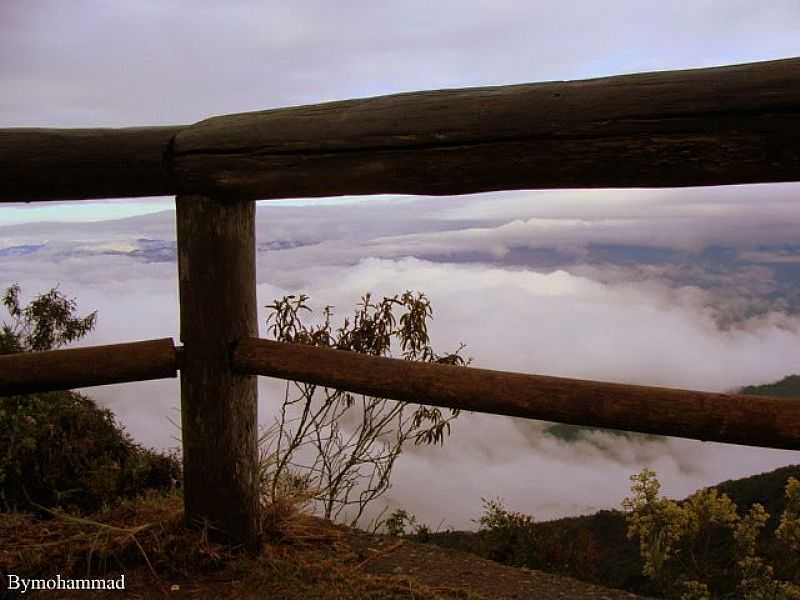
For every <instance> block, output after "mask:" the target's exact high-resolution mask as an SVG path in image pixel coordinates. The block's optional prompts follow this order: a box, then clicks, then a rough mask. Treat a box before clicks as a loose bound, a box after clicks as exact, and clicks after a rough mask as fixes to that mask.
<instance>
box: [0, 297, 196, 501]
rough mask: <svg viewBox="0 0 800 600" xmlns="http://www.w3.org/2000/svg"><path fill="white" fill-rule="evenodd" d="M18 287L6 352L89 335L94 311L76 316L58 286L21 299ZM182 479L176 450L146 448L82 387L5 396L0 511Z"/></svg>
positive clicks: (1, 331) (0, 336) (0, 344)
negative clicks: (24, 302) (22, 301)
mask: <svg viewBox="0 0 800 600" xmlns="http://www.w3.org/2000/svg"><path fill="white" fill-rule="evenodd" d="M19 297H20V288H19V286H17V285H14V286H11V287H10V288H8V289H7V290H6V293H5V295H4V296H3V305H4V306H5V307H6V309H7V310H8V313H9V315H10V317H11V322H10V323H7V322H4V323H3V324H2V326H0V354H9V353H14V352H26V351H43V350H52V349H55V348H59V347H61V346H63V345H64V344H67V343H69V342H72V341H76V340H78V339H80V338H82V337H84V336H85V335H86V334H87V333H89V332H90V331H91V330H92V329H93V328H94V326H95V323H96V313H91V314H90V315H88V316H86V317H78V316H76V315H75V309H76V302H75V300H74V299H70V298H66V297H65V296H63V295H62V294H61V293H60V292H59V291H58V290H57V289H55V288H54V289H51V290H50V291H49V292H47V293H45V294H41V295H39V296H38V297H36V298H35V299H34V300H33V301H32V302H30V303H29V304H28V305H27V306H25V307H23V306H21V304H20V300H19ZM179 478H180V461H179V460H178V458H177V457H176V456H175V455H172V454H162V453H158V452H155V451H152V450H148V449H145V448H142V447H141V446H139V445H138V444H136V443H134V442H133V440H131V438H130V436H129V435H128V434H127V433H126V432H125V431H124V429H123V428H122V427H121V426H120V425H118V424H117V423H116V422H115V420H114V416H113V414H112V413H111V411H109V410H108V409H104V408H100V407H98V406H97V405H96V404H95V403H94V401H93V400H91V399H90V398H88V397H86V396H84V395H82V394H79V393H76V392H48V393H40V394H28V395H20V396H9V397H0V510H2V511H15V510H30V509H31V508H33V507H34V504H38V505H41V506H44V507H46V508H51V507H55V506H61V507H65V508H71V509H73V510H78V511H82V512H91V511H95V510H98V509H100V508H101V507H103V506H107V505H112V504H114V503H115V502H116V501H117V500H118V499H120V498H123V497H131V496H135V495H138V494H140V493H141V492H143V491H144V490H146V489H169V488H171V487H172V486H173V485H174V484H175V482H176V481H177V480H178V479H179Z"/></svg>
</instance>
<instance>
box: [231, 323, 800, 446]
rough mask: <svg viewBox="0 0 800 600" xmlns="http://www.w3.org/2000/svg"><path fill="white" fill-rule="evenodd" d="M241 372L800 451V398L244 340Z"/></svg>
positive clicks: (236, 359)
mask: <svg viewBox="0 0 800 600" xmlns="http://www.w3.org/2000/svg"><path fill="white" fill-rule="evenodd" d="M232 360H233V368H234V370H238V371H239V372H241V373H249V374H258V375H266V376H270V377H279V378H282V379H290V380H296V381H305V382H307V383H315V384H317V385H323V386H327V387H333V388H337V389H341V390H346V391H350V392H355V393H362V394H369V395H373V396H378V397H382V398H390V399H393V400H401V401H405V402H414V403H419V404H428V405H433V406H441V407H447V408H458V409H463V410H471V411H476V412H483V413H491V414H499V415H509V416H513V417H526V418H530V419H541V420H545V421H556V422H559V423H569V424H573V425H586V426H592V427H604V428H610V429H623V430H626V431H638V432H642V433H653V434H660V435H670V436H676V437H684V438H691V439H698V440H704V441H715V442H727V443H733V444H743V445H748V446H763V447H769V448H783V449H789V450H800V398H797V399H796V398H767V397H761V396H742V395H735V394H715V393H709V392H699V391H689V390H679V389H670V388H660V387H645V386H638V385H623V384H618V383H607V382H600V381H586V380H581V379H566V378H561V377H545V376H541V375H526V374H522V373H509V372H504V371H491V370H487V369H474V368H471V367H455V366H450V365H439V364H430V363H418V362H411V361H406V360H398V359H390V358H379V357H372V356H365V355H363V354H357V353H353V352H344V351H340V350H330V349H325V348H314V347H310V346H303V345H296V344H285V343H279V342H273V341H269V340H262V339H256V338H246V339H243V340H241V341H240V342H239V343H238V344H237V346H236V347H235V348H234V351H233V356H232Z"/></svg>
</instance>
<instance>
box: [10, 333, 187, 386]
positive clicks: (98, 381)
mask: <svg viewBox="0 0 800 600" xmlns="http://www.w3.org/2000/svg"><path fill="white" fill-rule="evenodd" d="M177 367H178V352H177V349H176V348H175V344H174V343H173V341H172V338H163V339H160V340H147V341H143V342H131V343H127V344H112V345H108V346H90V347H88V348H71V349H68V350H50V351H47V352H23V353H19V354H5V355H2V356H0V396H10V395H13V394H30V393H34V392H48V391H52V390H67V389H71V388H77V387H89V386H95V385H107V384H110V383H126V382H130V381H146V380H150V379H163V378H166V377H175V376H176V375H177Z"/></svg>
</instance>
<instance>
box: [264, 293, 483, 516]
mask: <svg viewBox="0 0 800 600" xmlns="http://www.w3.org/2000/svg"><path fill="white" fill-rule="evenodd" d="M307 300H308V296H306V295H300V296H285V297H284V298H282V299H278V300H275V301H274V302H273V303H272V304H271V305H269V306H267V308H268V309H269V310H270V312H269V316H268V318H267V326H268V330H269V332H270V333H271V334H272V335H273V336H274V337H275V339H276V340H277V341H280V342H289V343H295V344H307V345H311V346H317V347H323V348H332V349H336V350H344V351H348V352H359V353H361V354H368V355H370V356H392V351H393V349H394V350H395V351H397V350H399V352H400V356H401V357H402V358H403V359H405V360H411V361H421V362H434V363H440V364H450V365H455V366H460V365H466V364H468V362H469V361H468V360H467V359H465V358H463V357H462V356H461V351H462V350H463V348H464V347H463V345H462V346H461V347H459V348H458V349H457V350H456V351H455V352H452V353H447V354H439V353H437V352H436V351H434V349H433V348H432V347H431V345H430V339H429V336H428V321H429V320H430V319H431V318H432V316H433V310H432V308H431V305H430V301H429V300H428V298H427V297H426V296H425V295H424V294H422V293H416V294H414V293H412V292H410V291H407V292H405V293H403V294H398V295H395V296H393V297H385V298H383V299H382V300H381V301H373V299H372V297H371V296H370V294H366V295H365V296H363V297H362V299H361V302H360V303H359V304H358V305H357V306H356V309H355V312H354V313H353V315H352V316H351V317H347V318H345V319H344V320H343V323H342V325H341V326H339V327H335V326H334V325H333V323H332V317H333V310H332V307H330V306H326V307H325V308H324V309H323V311H322V319H321V322H320V321H318V322H317V323H316V324H314V323H313V322H312V323H306V322H305V321H304V319H305V318H306V317H309V318H310V317H312V311H311V308H310V307H309V306H308V304H307ZM419 401H420V405H418V406H412V405H409V404H407V403H402V402H394V401H391V400H387V399H384V398H376V397H372V396H366V395H358V394H352V393H349V392H344V391H341V390H336V389H330V388H320V387H318V386H316V385H312V384H303V383H298V382H288V383H287V385H286V395H285V399H284V402H283V405H282V407H281V414H280V417H279V420H278V423H277V432H274V431H270V432H269V433H268V434H267V435H265V436H262V452H264V451H265V450H264V449H266V452H267V453H270V454H274V456H275V460H274V463H275V468H274V470H272V471H270V477H271V482H272V483H271V486H272V496H273V497H276V495H277V494H276V492H277V491H278V488H279V487H280V485H282V484H281V482H282V481H285V480H286V478H287V476H289V475H288V473H290V472H293V473H294V475H293V476H292V477H299V478H300V479H299V481H301V484H302V486H303V487H305V489H307V490H310V491H311V494H312V496H313V500H314V502H315V506H316V508H317V509H318V511H319V512H320V513H321V514H322V515H323V516H324V517H326V518H329V519H337V520H344V521H346V522H348V523H350V524H351V525H355V524H357V523H358V521H359V519H360V518H361V516H362V515H363V513H364V510H365V508H366V507H367V505H368V504H369V503H370V502H372V501H373V500H375V499H376V498H378V497H380V496H381V495H382V494H384V493H385V492H386V491H387V490H388V489H389V488H390V478H391V473H392V469H393V467H394V463H395V460H396V459H397V458H398V456H399V455H400V454H401V452H402V450H403V448H404V447H405V445H406V444H407V443H409V442H414V443H415V444H440V445H441V444H443V443H444V441H445V438H447V437H448V436H449V435H450V423H451V421H453V420H454V419H455V418H456V417H457V416H458V411H457V410H451V411H449V415H447V414H445V413H444V412H443V411H441V410H440V409H438V408H435V407H430V406H425V405H424V401H425V398H420V399H419Z"/></svg>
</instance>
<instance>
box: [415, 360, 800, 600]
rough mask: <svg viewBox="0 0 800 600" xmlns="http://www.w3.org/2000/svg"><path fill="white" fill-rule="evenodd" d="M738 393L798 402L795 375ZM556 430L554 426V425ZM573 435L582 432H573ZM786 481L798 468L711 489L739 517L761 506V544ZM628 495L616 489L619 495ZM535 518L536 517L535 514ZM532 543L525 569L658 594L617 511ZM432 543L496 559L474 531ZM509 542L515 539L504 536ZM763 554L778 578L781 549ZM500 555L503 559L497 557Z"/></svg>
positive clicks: (547, 529) (540, 526)
mask: <svg viewBox="0 0 800 600" xmlns="http://www.w3.org/2000/svg"><path fill="white" fill-rule="evenodd" d="M740 392H741V393H743V394H749V395H762V396H768V395H771V396H798V397H799V398H800V375H790V376H788V377H785V378H784V379H782V380H780V381H778V382H775V383H772V384H767V385H755V386H747V387H745V388H742V389H741V390H740ZM555 427H556V428H558V426H555ZM575 429H576V430H578V429H582V428H575ZM553 433H554V434H557V435H558V434H560V435H559V437H562V438H564V439H573V440H575V439H578V438H579V437H580V436H581V432H579V431H573V430H572V428H569V429H563V430H561V429H557V430H556V431H555V432H553ZM789 477H795V478H798V479H800V465H791V466H787V467H782V468H780V469H776V470H774V471H770V472H768V473H761V474H758V475H753V476H750V477H745V478H742V479H736V480H731V481H724V482H722V483H719V484H717V485H716V486H714V487H716V488H717V489H718V490H719V491H720V493H723V494H726V495H727V496H728V497H729V498H730V499H731V500H732V501H733V502H734V503H735V504H736V505H737V507H738V511H739V513H740V514H743V513H744V512H746V511H747V510H748V509H749V508H750V506H751V505H752V504H754V503H756V502H758V503H761V504H762V505H763V506H764V508H765V509H766V511H767V512H768V513H769V514H770V519H769V521H768V522H767V524H766V527H765V529H764V532H763V533H764V535H762V538H763V539H772V538H773V532H774V530H775V528H776V527H777V525H778V519H779V517H780V514H781V513H782V512H783V510H784V508H785V506H786V498H785V495H784V489H785V486H786V481H787V479H788V478H789ZM627 491H628V490H620V492H621V494H623V493H626V492H627ZM534 516H535V515H534ZM533 530H534V537H535V539H536V543H535V544H534V546H535V547H534V548H532V549H528V550H527V551H526V552H525V557H526V560H525V564H524V565H517V566H526V567H529V568H533V569H540V570H543V571H549V572H552V573H559V574H565V575H570V576H572V577H575V578H578V579H583V580H585V581H590V582H592V583H597V584H600V585H603V586H606V587H614V588H620V589H625V590H628V591H631V592H635V593H639V594H643V595H652V596H656V595H658V590H657V589H656V588H655V587H654V586H653V584H652V583H651V582H650V580H649V579H648V578H646V577H644V576H643V575H642V566H643V565H642V560H641V558H640V556H639V545H638V542H636V541H635V540H633V541H631V540H628V539H627V536H626V531H627V525H626V522H625V513H623V512H622V511H618V510H603V511H600V512H598V513H595V514H593V515H587V516H581V517H568V518H563V519H557V520H554V521H545V522H541V523H535V524H534V525H533ZM425 537H426V539H428V541H430V542H431V543H434V544H438V545H442V546H447V547H453V548H458V549H461V550H468V551H471V552H475V553H478V554H482V555H484V556H487V555H488V554H490V553H492V554H495V555H497V554H498V552H497V551H496V548H495V549H493V548H487V544H486V540H485V539H483V540H482V538H481V535H480V534H479V533H477V532H453V531H449V532H441V533H433V534H426V535H425ZM508 539H509V540H510V543H514V542H513V540H514V539H515V536H514V535H509V536H508ZM761 548H762V550H761V551H762V554H763V555H764V556H765V557H766V558H767V559H768V560H770V561H771V562H772V563H773V564H774V565H776V574H777V575H783V576H785V577H790V576H792V573H783V572H782V571H783V570H784V569H783V568H781V564H782V562H784V561H783V560H782V559H783V557H782V556H781V555H780V550H779V549H778V548H776V547H773V546H772V545H771V544H767V543H762V544H761ZM499 554H501V555H502V554H503V553H502V552H500V553H499Z"/></svg>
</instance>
